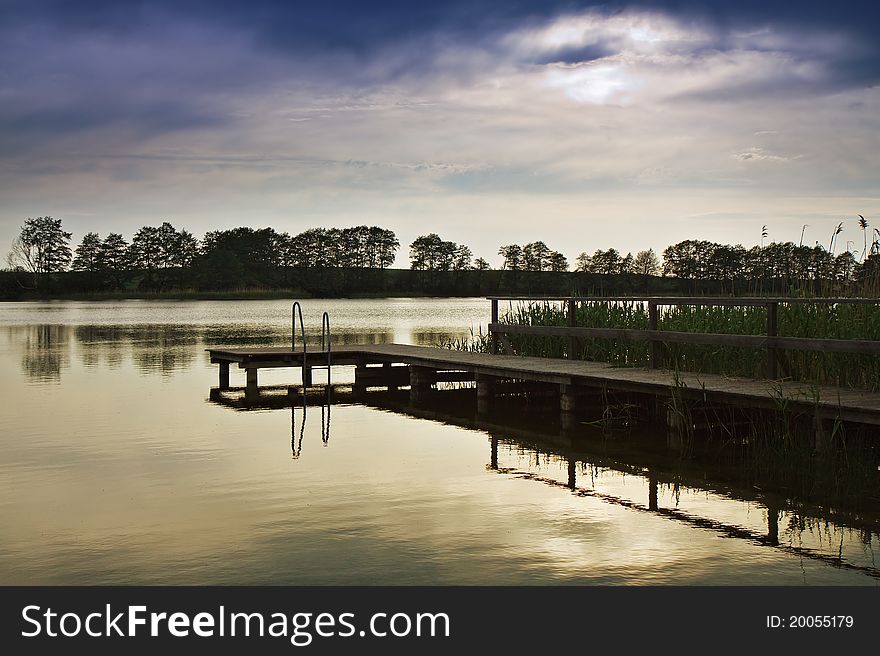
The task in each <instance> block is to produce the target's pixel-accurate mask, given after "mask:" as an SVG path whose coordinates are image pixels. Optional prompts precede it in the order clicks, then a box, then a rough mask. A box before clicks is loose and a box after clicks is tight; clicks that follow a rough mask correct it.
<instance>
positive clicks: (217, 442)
mask: <svg viewBox="0 0 880 656" xmlns="http://www.w3.org/2000/svg"><path fill="white" fill-rule="evenodd" d="M325 310H326V311H328V312H329V313H330V316H331V320H332V329H333V337H334V343H339V344H342V343H345V344H357V343H384V342H398V343H407V344H417V345H434V344H441V343H443V342H444V341H446V340H449V339H461V338H464V337H467V336H468V335H469V334H470V332H471V331H474V332H478V331H479V330H480V329H481V327H482V328H483V330H484V329H485V325H486V323H487V322H488V319H489V302H488V301H486V300H484V299H378V300H308V301H305V302H304V303H303V311H304V315H305V323H306V328H307V331H308V334H309V338H310V340H316V341H317V342H320V333H321V313H322V312H323V311H325ZM290 329H291V327H290V303H289V302H285V301H274V300H273V301H216V302H214V301H134V300H132V301H121V302H118V301H113V302H45V303H36V302H35V303H0V367H2V372H3V373H2V376H0V398H2V405H0V448H2V453H3V457H2V459H0V490H2V495H0V525H2V526H3V530H2V533H0V584H4V585H12V584H28V585H31V584H65V585H66V584H73V585H79V584H192V585H207V584H295V585H300V584H302V585H305V584H342V585H348V584H367V585H372V584H405V585H409V584H422V585H433V584H437V585H446V584H466V585H470V584H553V585H555V584H610V585H658V584H659V585H667V584H677V585H701V584H743V585H745V584H750V585H770V584H780V585H803V584H807V585H877V584H878V581H880V569H878V565H877V562H876V560H875V554H876V553H878V547H880V535H878V531H880V523H878V521H877V519H876V515H871V514H865V513H861V514H855V513H853V514H847V513H838V514H835V515H834V516H832V517H829V516H827V515H828V514H827V513H823V512H821V510H820V509H817V508H813V507H812V506H810V505H809V504H801V503H799V501H798V499H790V498H785V497H782V498H781V500H780V502H779V504H778V505H777V504H776V503H775V502H774V503H773V504H770V503H769V502H767V497H766V496H764V495H762V494H761V493H760V491H755V490H751V489H749V488H748V487H744V486H741V485H738V484H737V483H736V482H735V481H733V482H731V481H730V480H727V479H718V478H713V477H712V476H711V475H709V474H707V473H706V468H703V467H701V465H700V464H699V463H684V464H681V466H680V469H677V467H678V465H676V463H677V462H678V461H677V459H676V457H675V454H673V453H671V452H670V450H669V447H667V445H666V440H665V435H664V433H663V432H662V431H660V430H659V429H658V430H657V431H656V432H655V434H650V435H647V436H645V435H641V436H639V437H638V439H636V438H635V437H632V438H631V437H629V436H627V435H626V434H622V435H613V436H610V437H609V435H608V434H607V433H602V432H601V431H600V430H599V429H598V428H596V427H594V426H591V425H587V424H584V425H582V426H580V427H578V429H577V431H576V434H575V435H574V436H572V435H571V431H570V430H569V431H568V432H566V433H565V434H564V435H563V434H562V431H561V429H560V427H559V426H557V424H556V422H557V418H556V416H555V414H554V413H553V412H552V411H550V410H547V409H542V408H541V407H540V406H535V407H531V406H527V405H524V404H517V403H513V404H508V405H506V406H503V407H500V408H498V409H497V410H496V411H495V412H493V414H492V415H491V416H489V417H478V416H477V415H476V410H475V408H476V403H475V401H474V398H473V396H474V395H473V391H472V390H468V389H455V388H454V387H455V386H451V387H452V389H449V390H445V391H443V392H438V393H437V396H438V398H437V400H436V402H434V403H432V404H430V406H429V407H427V408H424V407H423V408H418V409H417V408H411V407H409V406H408V403H407V400H406V393H405V392H401V393H396V394H395V393H391V392H385V393H383V392H375V393H371V394H369V395H368V396H367V397H366V398H365V399H362V400H351V399H350V398H349V397H347V396H345V395H344V394H343V395H341V396H340V398H339V401H338V402H334V403H333V404H332V405H329V406H325V405H323V404H322V402H321V401H320V400H318V401H315V402H314V405H311V406H309V407H307V409H306V410H304V409H303V408H302V407H301V406H300V405H299V404H298V403H297V402H296V400H295V399H293V401H292V402H291V403H292V407H291V405H290V404H287V405H285V403H286V402H285V400H284V399H285V398H286V396H285V395H283V394H281V395H278V396H279V399H280V400H278V401H277V403H276V404H275V406H273V405H272V404H268V405H267V407H259V408H253V409H245V410H243V409H241V408H236V407H230V406H228V405H226V404H224V403H220V402H217V400H216V398H214V399H212V394H211V388H212V387H215V386H216V385H217V371H216V369H217V368H216V366H215V365H211V364H210V362H209V361H208V357H207V354H206V353H205V349H206V348H209V347H220V346H234V345H237V346H242V345H253V346H259V345H270V344H271V345H284V344H288V343H289V341H290ZM337 369H338V370H337ZM232 375H233V381H232V382H233V385H243V384H244V374H243V372H240V371H237V370H233V372H232ZM321 375H322V374H320V373H318V372H316V375H315V381H316V382H318V383H320V382H321V380H322V378H321ZM351 380H353V374H352V370H351V369H346V368H335V369H334V371H333V382H334V383H336V382H341V383H342V382H350V381H351ZM299 381H300V374H299V372H298V371H295V370H290V369H276V370H267V371H265V372H261V377H260V384H261V385H266V386H281V387H278V389H281V390H284V387H283V386H285V385H287V384H290V383H299ZM649 433H650V431H649ZM771 505H772V507H771Z"/></svg>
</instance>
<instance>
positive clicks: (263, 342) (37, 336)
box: [0, 324, 454, 382]
mask: <svg viewBox="0 0 880 656" xmlns="http://www.w3.org/2000/svg"><path fill="white" fill-rule="evenodd" d="M0 330H3V331H4V332H5V333H6V337H7V339H8V340H10V341H11V342H17V343H19V344H20V347H19V349H20V351H21V352H22V359H21V369H22V372H23V373H24V374H25V375H26V376H27V378H28V379H30V380H32V381H34V382H52V381H55V382H57V381H59V380H60V379H61V374H62V372H63V371H64V370H65V369H68V368H69V367H70V352H71V348H75V349H76V351H77V355H78V359H79V361H80V363H81V364H82V365H83V367H85V368H87V369H100V368H103V367H107V368H109V369H118V368H119V367H120V366H122V365H123V364H124V363H125V362H126V361H130V362H131V363H132V364H133V365H134V366H135V367H136V368H137V369H138V370H139V371H140V372H141V373H145V374H151V373H160V374H163V375H169V374H173V373H174V372H177V371H182V370H185V369H188V368H189V367H190V366H191V365H192V363H193V362H194V360H195V359H196V358H197V357H199V356H200V355H203V354H202V353H200V351H201V350H202V349H205V348H217V347H223V346H228V347H235V346H238V347H248V346H287V345H288V344H290V335H289V334H284V333H282V332H280V331H278V330H277V329H272V328H267V327H239V328H236V329H229V328H228V327H223V326H185V325H169V324H144V325H81V326H76V327H71V326H61V325H55V324H36V325H25V326H3V327H0ZM449 334H450V333H442V332H438V333H430V335H431V336H432V337H430V338H429V337H428V336H427V335H413V339H414V340H418V342H417V343H428V344H434V343H439V342H440V341H442V336H443V335H447V336H448V335H449ZM453 334H454V333H453ZM434 335H436V336H437V337H436V339H437V341H436V342H431V341H428V342H425V341H423V340H425V339H434V337H433V336H434ZM306 338H307V340H308V341H309V344H310V347H316V345H317V344H319V343H320V339H321V334H320V332H319V333H317V334H312V333H307V334H306ZM392 338H393V333H392V332H391V331H387V332H376V333H371V334H363V333H357V332H342V333H334V334H333V343H334V344H335V345H338V346H346V345H362V344H385V343H390V342H391V341H392Z"/></svg>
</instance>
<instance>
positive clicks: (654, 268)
mask: <svg viewBox="0 0 880 656" xmlns="http://www.w3.org/2000/svg"><path fill="white" fill-rule="evenodd" d="M633 273H637V274H639V275H642V276H656V275H657V274H659V273H660V260H659V259H657V255H656V254H655V253H654V249H652V248H649V249H648V250H646V251H639V252H638V253H636V257H635V259H634V260H633Z"/></svg>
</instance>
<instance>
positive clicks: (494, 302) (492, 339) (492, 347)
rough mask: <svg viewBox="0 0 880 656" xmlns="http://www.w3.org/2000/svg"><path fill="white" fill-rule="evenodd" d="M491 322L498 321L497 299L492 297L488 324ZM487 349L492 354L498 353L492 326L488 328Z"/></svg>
mask: <svg viewBox="0 0 880 656" xmlns="http://www.w3.org/2000/svg"><path fill="white" fill-rule="evenodd" d="M493 323H498V299H497V298H493V299H492V317H491V319H490V326H491V324H493ZM489 350H490V351H491V352H492V354H493V355H495V354H496V353H498V338H497V337H496V336H495V335H494V334H493V333H492V328H491V327H490V328H489Z"/></svg>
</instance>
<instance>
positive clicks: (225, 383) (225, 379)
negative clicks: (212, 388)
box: [219, 361, 229, 390]
mask: <svg viewBox="0 0 880 656" xmlns="http://www.w3.org/2000/svg"><path fill="white" fill-rule="evenodd" d="M219 364H220V384H219V387H220V389H221V390H228V389H229V362H225V361H224V362H220V363H219Z"/></svg>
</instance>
